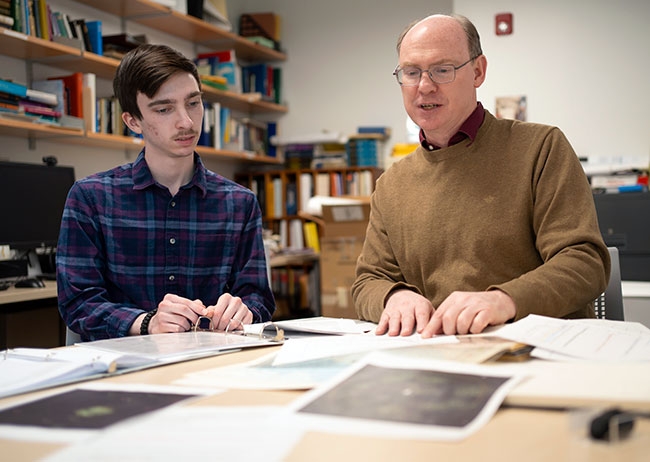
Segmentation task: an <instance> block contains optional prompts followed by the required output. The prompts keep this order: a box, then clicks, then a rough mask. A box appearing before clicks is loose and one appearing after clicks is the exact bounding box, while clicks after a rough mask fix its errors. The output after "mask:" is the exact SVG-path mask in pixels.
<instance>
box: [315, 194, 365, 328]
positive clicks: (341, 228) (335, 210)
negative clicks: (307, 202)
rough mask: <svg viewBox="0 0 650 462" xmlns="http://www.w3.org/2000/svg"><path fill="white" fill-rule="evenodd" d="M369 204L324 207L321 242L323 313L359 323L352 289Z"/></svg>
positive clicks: (360, 200) (360, 202) (361, 201)
mask: <svg viewBox="0 0 650 462" xmlns="http://www.w3.org/2000/svg"><path fill="white" fill-rule="evenodd" d="M369 216H370V203H369V202H368V199H367V198H360V199H359V202H358V203H356V204H345V205H343V204H341V205H323V222H324V225H323V230H322V238H321V242H320V245H321V256H320V261H321V313H322V315H323V316H330V317H336V318H351V319H356V318H357V313H356V311H355V309H354V306H353V304H352V297H351V295H350V288H351V287H352V283H353V282H354V278H355V269H356V264H357V258H358V257H359V254H360V253H361V249H362V247H363V241H364V239H365V236H366V228H367V226H368V218H369Z"/></svg>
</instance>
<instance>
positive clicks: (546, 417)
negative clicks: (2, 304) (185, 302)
mask: <svg viewBox="0 0 650 462" xmlns="http://www.w3.org/2000/svg"><path fill="white" fill-rule="evenodd" d="M274 348H279V347H266V348H259V349H251V350H246V351H242V352H238V353H231V354H226V355H222V356H215V357H211V358H206V359H200V360H196V361H188V362H184V363H179V364H173V365H168V366H163V367H159V368H154V369H148V370H144V371H140V372H135V373H131V374H126V375H121V376H116V377H111V378H107V379H102V380H103V381H105V382H113V383H122V384H131V383H146V384H155V385H168V384H171V383H172V382H173V381H174V380H176V379H179V378H181V377H183V376H184V374H186V373H188V372H194V371H197V370H201V369H206V368H214V367H219V366H226V365H231V364H237V363H240V362H244V361H250V360H253V359H255V358H257V357H260V356H262V355H266V354H268V353H270V352H271V351H272V349H274ZM64 388H66V387H60V388H58V389H52V390H44V391H40V392H35V393H31V394H28V395H22V396H15V397H11V398H5V399H2V400H0V405H2V406H4V405H6V404H8V403H17V402H19V401H22V400H25V399H27V398H35V397H37V396H44V395H46V394H48V393H52V392H54V391H57V392H59V391H61V390H62V389H64ZM67 388H69V387H67ZM301 393H302V392H297V391H250V390H246V391H244V390H229V391H227V392H225V393H223V394H218V395H214V396H209V397H205V398H201V399H200V400H199V401H195V402H194V403H193V404H192V405H201V404H204V405H223V406H228V405H233V404H234V405H237V404H249V405H286V404H289V403H290V402H291V401H292V400H294V399H295V398H297V397H298V396H300V395H301ZM572 422H573V420H572V414H571V413H570V412H566V411H561V410H542V409H526V408H513V407H502V408H501V409H500V410H499V411H498V412H497V413H496V415H495V416H494V417H493V418H492V419H491V421H490V422H489V423H488V424H487V425H486V426H485V427H483V428H482V429H480V430H479V431H478V432H476V433H475V434H473V435H471V436H470V437H469V438H467V439H465V440H463V441H461V442H453V443H452V442H429V441H411V440H409V441H406V440H391V439H379V438H370V437H359V436H341V435H334V434H324V433H308V434H306V435H305V436H304V437H303V438H302V439H301V440H300V441H299V443H298V444H297V445H296V446H295V447H294V448H293V450H292V452H291V453H290V455H289V457H288V458H287V461H290V462H293V461H310V462H318V461H348V460H351V461H359V462H361V461H366V460H371V461H388V460H390V461H409V462H410V461H419V460H427V461H430V460H443V461H444V460H449V461H452V460H453V461H472V462H475V461H480V460H486V459H487V460H500V461H510V460H512V461H527V462H528V461H554V462H559V461H571V462H573V461H594V462H598V461H612V462H613V461H625V462H635V461H639V462H640V461H642V460H643V461H645V460H647V457H648V449H649V448H650V422H649V421H648V420H647V419H646V420H639V421H637V425H636V428H635V430H634V433H633V435H632V436H631V437H630V439H628V440H626V441H624V442H621V443H617V444H608V443H602V442H594V441H591V440H588V439H587V438H586V437H584V436H582V435H578V434H577V433H575V432H573V431H572ZM154 440H155V435H152V441H154ZM252 441H254V438H251V442H252ZM61 447H63V445H62V444H51V443H38V444H35V443H33V442H24V441H14V440H7V439H3V438H2V437H0V454H2V456H3V459H6V460H11V461H22V460H36V459H39V458H42V457H45V456H47V455H49V454H51V453H53V452H54V451H56V450H57V449H59V448H61ZM154 447H155V446H154ZM242 450H243V451H245V448H242ZM160 457H161V458H162V459H164V454H161V455H160ZM215 459H218V456H217V455H215Z"/></svg>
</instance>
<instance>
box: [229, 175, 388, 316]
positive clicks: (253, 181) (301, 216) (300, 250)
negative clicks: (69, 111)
mask: <svg viewBox="0 0 650 462" xmlns="http://www.w3.org/2000/svg"><path fill="white" fill-rule="evenodd" d="M382 173H383V170H382V169H381V168H378V167H345V168H328V169H282V170H280V169H276V170H258V171H246V172H241V173H237V174H235V181H237V182H238V183H240V184H242V185H244V186H246V187H247V188H249V189H251V190H252V191H253V192H255V194H256V195H257V198H258V201H259V202H260V207H261V209H262V215H263V221H264V227H265V228H267V229H271V230H272V231H273V232H274V233H275V234H278V235H280V246H281V248H283V249H284V250H285V252H281V253H279V254H277V255H274V256H272V257H271V260H270V264H271V280H272V284H271V286H272V289H273V294H274V295H275V299H276V303H277V307H278V312H277V313H278V314H277V317H278V319H283V318H291V317H297V316H301V317H308V316H320V315H321V314H322V313H321V308H322V302H321V293H322V286H323V284H322V281H321V260H320V254H319V253H309V252H306V251H305V247H306V242H307V239H306V237H305V236H304V234H303V232H304V226H303V225H304V223H305V222H308V221H311V220H312V218H314V219H315V217H312V216H310V215H309V214H306V213H304V212H306V211H307V210H306V206H307V202H308V200H309V199H310V198H311V197H313V196H314V195H325V196H369V195H370V194H371V193H372V191H374V188H375V182H376V181H377V178H378V177H379V176H380V175H381V174H382ZM362 178H363V179H364V180H362ZM319 179H322V181H321V182H320V183H319ZM325 179H326V180H327V181H325ZM361 182H364V184H363V186H362V185H361ZM337 184H338V186H336V185H337ZM318 229H319V231H320V230H321V228H320V226H319V227H318Z"/></svg>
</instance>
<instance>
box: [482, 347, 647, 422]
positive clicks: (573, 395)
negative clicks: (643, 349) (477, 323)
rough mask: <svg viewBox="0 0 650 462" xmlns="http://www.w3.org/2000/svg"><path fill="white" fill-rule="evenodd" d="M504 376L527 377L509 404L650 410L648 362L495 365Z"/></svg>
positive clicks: (518, 385) (533, 362)
mask: <svg viewBox="0 0 650 462" xmlns="http://www.w3.org/2000/svg"><path fill="white" fill-rule="evenodd" d="M490 367H491V368H492V369H493V370H494V371H495V372H499V373H502V374H513V373H518V374H522V375H524V376H525V378H524V379H523V380H522V381H521V382H520V383H518V384H517V386H516V387H514V388H513V389H512V391H510V393H508V397H507V398H506V400H505V402H506V404H510V405H516V406H541V407H552V408H565V407H566V408H574V407H583V406H595V407H603V406H605V405H607V406H620V407H623V408H628V409H645V410H650V407H649V406H650V367H648V365H647V364H646V363H645V362H629V361H622V362H619V361H617V362H606V363H604V362H603V361H584V360H582V361H573V362H555V361H545V360H535V359H534V360H530V361H524V362H520V363H492V364H490Z"/></svg>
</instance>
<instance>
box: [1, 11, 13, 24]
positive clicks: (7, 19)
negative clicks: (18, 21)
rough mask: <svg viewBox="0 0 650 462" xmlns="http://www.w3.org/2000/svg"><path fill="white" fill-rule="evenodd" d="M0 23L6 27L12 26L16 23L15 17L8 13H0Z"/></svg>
mask: <svg viewBox="0 0 650 462" xmlns="http://www.w3.org/2000/svg"><path fill="white" fill-rule="evenodd" d="M0 25H1V26H5V27H12V26H13V25H14V18H12V17H11V16H10V15H8V14H4V13H3V14H0Z"/></svg>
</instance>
